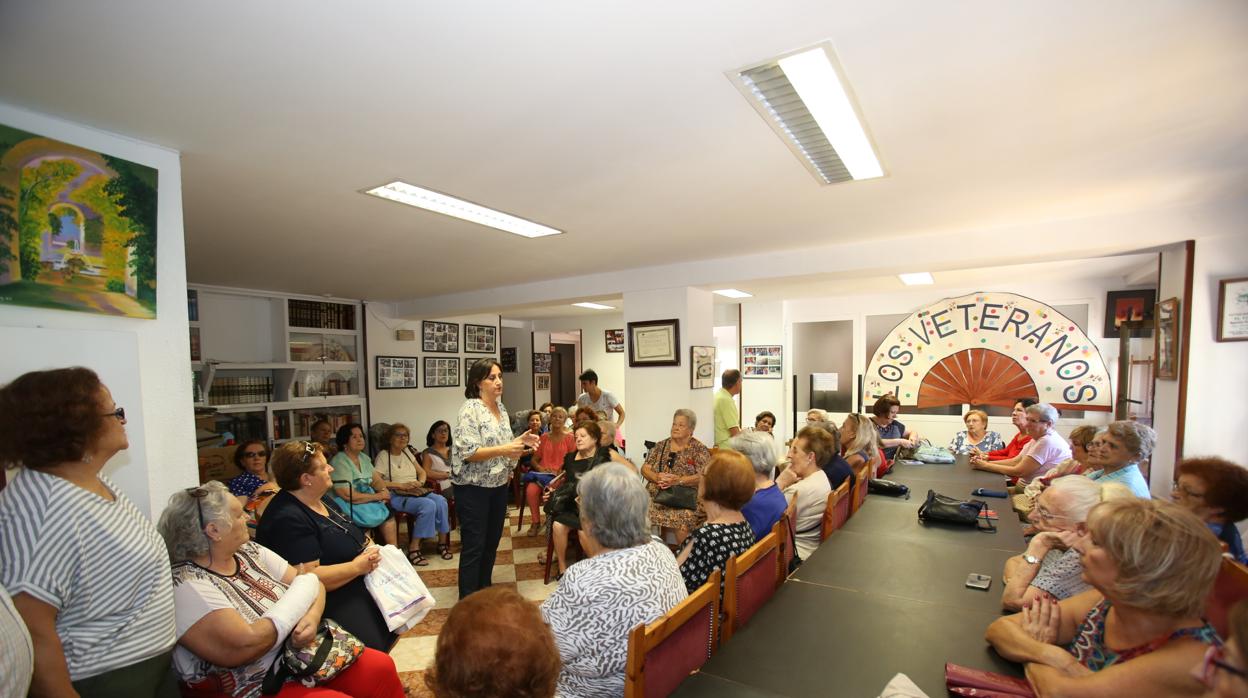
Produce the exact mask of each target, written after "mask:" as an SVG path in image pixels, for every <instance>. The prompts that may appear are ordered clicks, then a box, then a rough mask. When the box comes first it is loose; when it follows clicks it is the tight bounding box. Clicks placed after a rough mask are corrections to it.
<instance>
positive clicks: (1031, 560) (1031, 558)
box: [1023, 553, 1040, 565]
mask: <svg viewBox="0 0 1248 698" xmlns="http://www.w3.org/2000/svg"><path fill="white" fill-rule="evenodd" d="M1023 561H1024V562H1026V563H1027V564H1029V565H1038V564H1040V558H1038V557H1036V556H1035V555H1032V554H1030V553H1027V554H1024V555H1023Z"/></svg>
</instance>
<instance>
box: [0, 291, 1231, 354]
mask: <svg viewBox="0 0 1248 698" xmlns="http://www.w3.org/2000/svg"><path fill="white" fill-rule="evenodd" d="M3 291H4V289H0V292H3ZM1218 341H1219V342H1245V341H1248V277H1243V278H1239V279H1223V280H1222V281H1220V282H1219V283H1218Z"/></svg>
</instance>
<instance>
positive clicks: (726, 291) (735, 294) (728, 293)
mask: <svg viewBox="0 0 1248 698" xmlns="http://www.w3.org/2000/svg"><path fill="white" fill-rule="evenodd" d="M712 293H714V294H715V295H717V296H723V297H724V298H753V297H754V294H752V293H746V292H745V291H738V290H737V289H735V288H721V289H719V290H718V291H712Z"/></svg>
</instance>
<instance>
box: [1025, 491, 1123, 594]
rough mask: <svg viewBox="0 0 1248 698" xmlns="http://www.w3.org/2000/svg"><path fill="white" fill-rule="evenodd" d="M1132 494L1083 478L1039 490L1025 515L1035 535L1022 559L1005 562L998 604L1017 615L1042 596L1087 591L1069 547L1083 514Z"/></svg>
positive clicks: (1082, 522) (1085, 516)
mask: <svg viewBox="0 0 1248 698" xmlns="http://www.w3.org/2000/svg"><path fill="white" fill-rule="evenodd" d="M1133 496H1135V495H1133V494H1131V490H1129V489H1127V488H1126V487H1124V486H1123V485H1120V484H1118V483H1114V482H1110V483H1105V484H1101V483H1099V482H1096V481H1095V480H1090V479H1088V478H1087V477H1084V476H1083V475H1069V476H1067V477H1063V478H1059V479H1058V480H1057V481H1056V482H1054V483H1053V485H1052V487H1049V488H1048V489H1046V490H1045V491H1043V492H1041V493H1040V496H1039V498H1038V499H1037V500H1036V506H1035V507H1033V508H1032V510H1031V514H1030V515H1029V516H1028V519H1029V520H1030V521H1031V522H1032V523H1034V524H1035V525H1036V529H1037V530H1038V531H1039V533H1037V534H1036V535H1034V536H1032V538H1031V542H1030V543H1028V545H1027V550H1026V551H1025V552H1024V553H1023V554H1022V555H1015V556H1014V557H1012V558H1010V559H1009V560H1006V561H1005V575H1004V580H1005V590H1004V591H1003V592H1002V594H1001V605H1002V606H1003V607H1005V608H1007V609H1009V610H1011V611H1017V610H1019V609H1021V608H1022V607H1024V606H1030V605H1031V603H1032V602H1033V601H1035V600H1036V599H1038V598H1040V597H1042V596H1043V597H1046V598H1048V599H1049V600H1051V601H1057V600H1061V599H1067V598H1070V597H1071V596H1074V595H1075V594H1079V593H1082V592H1084V591H1087V590H1088V589H1089V588H1090V587H1089V586H1088V583H1087V582H1085V581H1084V580H1083V577H1082V574H1083V566H1082V565H1081V564H1079V555H1080V553H1079V550H1078V549H1076V548H1075V545H1074V544H1075V542H1076V541H1077V540H1078V539H1079V536H1080V535H1081V533H1082V532H1084V531H1085V530H1086V526H1085V522H1086V521H1087V520H1088V513H1089V512H1091V511H1092V508H1093V507H1095V506H1096V505H1097V504H1100V503H1101V502H1107V501H1109V500H1111V499H1121V498H1123V497H1133Z"/></svg>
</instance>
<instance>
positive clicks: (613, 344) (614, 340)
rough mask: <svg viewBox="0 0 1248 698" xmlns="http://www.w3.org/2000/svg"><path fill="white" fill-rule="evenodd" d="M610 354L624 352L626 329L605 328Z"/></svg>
mask: <svg viewBox="0 0 1248 698" xmlns="http://www.w3.org/2000/svg"><path fill="white" fill-rule="evenodd" d="M604 334H606V341H607V353H608V354H623V353H624V330H604Z"/></svg>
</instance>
